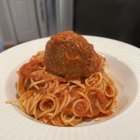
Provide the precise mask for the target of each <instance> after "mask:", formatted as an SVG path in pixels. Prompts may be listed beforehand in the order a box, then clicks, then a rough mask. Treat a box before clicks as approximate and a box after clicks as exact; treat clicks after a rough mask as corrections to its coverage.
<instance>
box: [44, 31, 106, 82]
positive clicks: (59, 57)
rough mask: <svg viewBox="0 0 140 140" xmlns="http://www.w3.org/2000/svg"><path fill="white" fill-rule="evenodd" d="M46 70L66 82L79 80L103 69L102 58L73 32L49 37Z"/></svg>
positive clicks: (91, 46)
mask: <svg viewBox="0 0 140 140" xmlns="http://www.w3.org/2000/svg"><path fill="white" fill-rule="evenodd" d="M45 63H46V70H47V71H48V72H50V73H52V74H55V75H58V76H63V77H65V78H66V79H67V80H80V79H81V78H82V79H83V78H86V77H89V76H90V75H91V74H92V73H94V72H97V71H100V70H102V69H103V64H104V58H103V57H101V56H99V55H98V54H97V53H96V52H95V51H94V47H93V45H92V44H89V43H88V42H87V40H86V39H85V38H83V37H82V36H81V35H78V34H77V33H74V32H73V31H66V32H61V33H58V34H56V35H54V36H52V37H51V39H50V40H49V41H48V42H47V44H46V50H45Z"/></svg>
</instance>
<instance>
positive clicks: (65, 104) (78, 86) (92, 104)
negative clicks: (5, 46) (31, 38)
mask: <svg viewBox="0 0 140 140" xmlns="http://www.w3.org/2000/svg"><path fill="white" fill-rule="evenodd" d="M44 55H45V52H44V51H42V52H38V53H37V54H36V55H35V56H33V57H32V58H31V59H30V61H29V62H28V63H26V64H24V65H23V66H22V67H21V68H20V70H19V71H18V75H19V78H18V81H17V86H16V88H17V94H18V99H17V100H16V101H12V100H11V101H8V103H11V104H15V105H17V106H18V107H19V108H20V110H22V111H23V112H25V113H26V114H28V115H29V116H31V117H33V118H35V119H37V120H40V121H42V122H44V123H46V124H50V125H55V126H75V125H77V124H79V123H80V122H82V121H84V120H86V119H87V118H91V119H94V118H97V117H101V116H108V115H111V114H112V105H113V103H114V101H115V97H116V95H117V89H116V87H115V85H114V83H113V81H112V80H111V78H110V77H109V76H108V75H107V73H105V71H104V70H102V71H100V72H95V73H93V74H92V75H91V76H90V77H88V78H86V79H82V80H81V81H80V80H66V79H65V78H64V77H59V76H56V75H52V74H50V73H48V72H47V71H46V65H45V60H44Z"/></svg>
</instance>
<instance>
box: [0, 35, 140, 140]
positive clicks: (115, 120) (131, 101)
mask: <svg viewBox="0 0 140 140" xmlns="http://www.w3.org/2000/svg"><path fill="white" fill-rule="evenodd" d="M85 38H86V39H87V40H88V42H90V43H91V44H93V45H94V48H95V50H96V51H97V52H98V53H99V54H101V55H103V56H104V57H105V58H106V63H107V69H108V71H109V73H110V74H111V75H112V77H113V79H114V80H115V83H116V85H117V87H118V89H119V94H118V97H117V107H116V108H115V109H114V111H115V112H114V114H113V115H112V116H111V117H108V118H105V119H102V120H100V121H94V120H93V121H90V122H83V123H81V124H79V125H78V126H76V127H56V126H50V125H46V124H43V123H41V122H39V121H35V120H34V119H32V118H30V117H28V116H27V115H25V114H24V113H22V112H21V111H20V110H19V109H17V108H16V107H14V106H13V105H9V104H5V101H7V100H10V99H15V98H16V89H15V83H16V81H17V74H16V71H17V70H18V68H19V67H20V66H21V65H22V64H23V63H24V62H25V61H27V60H29V59H30V58H31V56H32V55H35V54H36V53H37V52H38V51H42V50H45V44H46V42H47V41H48V39H49V38H43V39H38V40H34V41H30V42H27V43H23V44H20V45H17V46H15V47H13V48H11V49H9V50H7V51H4V52H2V53H1V54H0V139H1V140H11V139H14V140H40V139H41V140H67V139H68V140H91V139H93V140H124V139H127V140H138V139H140V49H138V48H136V47H134V46H132V45H129V44H126V43H123V42H120V41H115V40H111V39H107V38H101V37H91V36H85Z"/></svg>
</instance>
